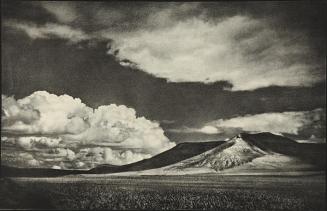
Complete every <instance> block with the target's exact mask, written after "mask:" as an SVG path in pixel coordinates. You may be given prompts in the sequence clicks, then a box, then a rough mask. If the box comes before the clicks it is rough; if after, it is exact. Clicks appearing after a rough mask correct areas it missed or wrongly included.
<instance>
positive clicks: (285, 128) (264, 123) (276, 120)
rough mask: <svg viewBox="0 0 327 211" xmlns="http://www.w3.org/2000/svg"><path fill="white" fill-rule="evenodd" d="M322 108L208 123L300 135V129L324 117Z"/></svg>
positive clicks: (255, 130)
mask: <svg viewBox="0 0 327 211" xmlns="http://www.w3.org/2000/svg"><path fill="white" fill-rule="evenodd" d="M323 115H324V111H323V110H322V109H315V110H313V111H298V112H282V113H263V114H256V115H246V116H241V117H235V118H232V119H226V120H224V119H219V120H217V121H213V122H211V123H208V125H211V126H215V127H217V128H241V129H242V130H243V131H253V132H273V133H288V134H295V135H298V134H299V131H301V130H302V129H304V127H308V126H310V125H315V124H316V123H317V121H322V120H323V118H324V116H323Z"/></svg>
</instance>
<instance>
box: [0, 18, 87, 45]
mask: <svg viewBox="0 0 327 211" xmlns="http://www.w3.org/2000/svg"><path fill="white" fill-rule="evenodd" d="M4 26H6V27H10V28H13V29H16V30H20V31H23V32H25V33H26V34H27V35H28V36H29V37H30V38H31V39H50V38H53V37H56V38H61V39H66V40H69V41H71V42H73V43H76V42H81V41H84V40H89V39H90V36H89V35H88V34H86V33H85V32H83V31H82V30H79V29H76V28H72V27H71V26H68V25H61V24H56V23H47V24H45V25H42V26H39V25H36V24H34V23H21V22H17V21H14V20H10V21H5V22H4Z"/></svg>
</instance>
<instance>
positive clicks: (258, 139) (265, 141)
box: [241, 133, 326, 169]
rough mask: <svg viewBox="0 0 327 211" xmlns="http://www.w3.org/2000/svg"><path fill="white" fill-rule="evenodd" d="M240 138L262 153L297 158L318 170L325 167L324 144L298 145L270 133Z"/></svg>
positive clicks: (244, 134) (243, 135) (243, 134)
mask: <svg viewBox="0 0 327 211" xmlns="http://www.w3.org/2000/svg"><path fill="white" fill-rule="evenodd" d="M241 136H242V138H243V139H244V140H245V141H247V142H248V143H251V144H253V145H255V146H257V147H258V148H260V149H262V150H264V151H272V152H277V153H280V154H284V155H288V156H294V157H298V158H300V159H301V160H303V161H306V162H309V163H311V164H314V165H315V166H317V167H318V168H321V169H325V166H326V144H324V143H298V142H295V141H293V140H292V139H289V138H287V137H284V136H279V135H274V134H272V133H257V134H247V133H242V134H241Z"/></svg>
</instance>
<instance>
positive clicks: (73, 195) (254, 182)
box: [0, 175, 325, 211]
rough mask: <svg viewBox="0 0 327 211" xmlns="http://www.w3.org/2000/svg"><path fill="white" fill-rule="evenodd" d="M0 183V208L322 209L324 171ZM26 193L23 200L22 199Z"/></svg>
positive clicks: (30, 179) (8, 181)
mask: <svg viewBox="0 0 327 211" xmlns="http://www.w3.org/2000/svg"><path fill="white" fill-rule="evenodd" d="M1 182H2V183H6V185H5V186H8V188H9V190H1V201H0V204H1V205H0V206H1V208H17V207H20V208H43V209H44V208H49V209H157V210H158V209H164V210H165V209H214V210H217V209H218V210H242V211H245V210H249V211H254V210H296V211H298V210H306V211H309V210H313V211H319V210H325V175H316V176H249V175H248V176H244V175H243V176H227V175H219V176H217V175H202V176H199V175H196V176H195V175H192V176H191V175H189V176H137V177H113V176H111V177H97V178H84V177H61V178H16V179H10V180H4V179H2V180H1ZM12 182H13V183H12ZM14 184H15V188H16V189H15V188H13V187H12V186H13V185H14ZM5 186H3V185H2V187H1V188H2V189H4V188H6V187H5ZM4 191H7V193H5V192H4ZM15 191H16V192H19V194H21V195H19V194H17V193H16V194H15V193H14V192H15ZM33 194H34V195H33ZM26 196H28V197H29V198H28V201H26V200H24V199H22V198H23V197H26ZM8 200H9V201H8ZM10 200H11V201H10ZM15 200H16V201H15ZM33 200H35V201H33ZM19 203H20V204H19ZM24 203H25V204H24Z"/></svg>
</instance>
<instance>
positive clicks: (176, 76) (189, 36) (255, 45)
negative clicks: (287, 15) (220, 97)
mask: <svg viewBox="0 0 327 211" xmlns="http://www.w3.org/2000/svg"><path fill="white" fill-rule="evenodd" d="M160 14H161V15H159V16H150V17H149V22H154V23H156V25H155V26H153V27H150V28H142V29H139V30H135V31H132V32H126V33H121V32H120V33H114V32H112V31H110V30H108V31H107V32H103V34H102V36H104V37H107V38H112V39H113V40H114V43H113V44H112V45H111V48H110V49H109V51H108V53H109V54H112V55H115V56H116V57H117V59H118V60H120V61H121V63H122V65H128V64H126V62H124V61H125V60H126V59H127V60H129V61H131V62H132V64H133V67H135V64H136V67H137V68H139V69H141V70H143V71H145V72H147V73H150V74H152V75H154V76H156V77H160V78H165V79H167V80H168V81H170V82H203V83H212V82H216V81H228V82H230V83H231V84H232V85H233V87H232V89H231V90H233V91H236V90H253V89H256V88H260V87H268V86H272V85H276V86H311V85H313V84H314V83H316V82H318V81H321V80H323V79H322V77H321V74H323V69H324V68H323V67H321V66H319V65H317V64H316V63H314V62H309V61H308V58H307V55H310V48H309V47H308V45H306V41H305V40H299V39H298V40H297V41H294V39H293V37H294V34H290V33H289V34H287V33H286V32H279V31H278V30H276V29H274V28H273V27H272V26H271V25H269V23H268V22H267V21H265V20H261V19H254V18H251V17H248V16H244V15H235V16H231V17H224V18H220V19H208V18H207V17H206V16H205V15H199V16H194V17H190V18H186V19H182V20H180V19H176V17H174V16H173V15H172V14H174V13H173V12H171V10H163V11H162V12H161V13H160ZM117 52H118V53H117Z"/></svg>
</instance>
